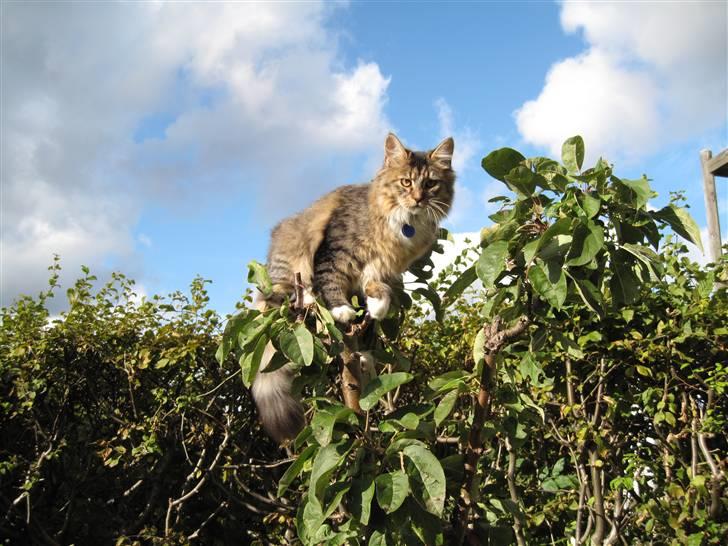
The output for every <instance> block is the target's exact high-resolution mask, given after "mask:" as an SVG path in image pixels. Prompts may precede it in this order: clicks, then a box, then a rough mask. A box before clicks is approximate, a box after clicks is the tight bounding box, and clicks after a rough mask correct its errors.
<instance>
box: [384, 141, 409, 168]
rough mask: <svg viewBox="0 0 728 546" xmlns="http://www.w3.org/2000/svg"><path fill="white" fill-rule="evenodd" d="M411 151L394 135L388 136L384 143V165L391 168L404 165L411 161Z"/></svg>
mask: <svg viewBox="0 0 728 546" xmlns="http://www.w3.org/2000/svg"><path fill="white" fill-rule="evenodd" d="M409 156H410V151H409V150H408V149H407V148H405V147H404V145H403V144H402V143H401V142H400V141H399V139H398V138H397V136H396V135H395V134H394V133H389V134H388V135H387V140H385V141H384V165H385V166H387V167H391V166H393V165H402V164H403V163H406V162H407V161H408V160H409Z"/></svg>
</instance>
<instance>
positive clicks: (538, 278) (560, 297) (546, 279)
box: [528, 262, 567, 309]
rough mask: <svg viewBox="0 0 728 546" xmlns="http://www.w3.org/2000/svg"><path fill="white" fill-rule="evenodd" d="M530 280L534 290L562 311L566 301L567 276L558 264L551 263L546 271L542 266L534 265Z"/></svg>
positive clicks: (530, 270) (530, 271) (529, 273)
mask: <svg viewBox="0 0 728 546" xmlns="http://www.w3.org/2000/svg"><path fill="white" fill-rule="evenodd" d="M528 280H529V281H530V282H531V286H533V288H534V290H536V292H538V294H539V295H540V296H541V297H542V298H543V299H545V300H546V301H547V302H548V303H549V304H550V305H551V306H553V307H555V308H556V309H561V306H562V305H563V304H564V301H566V292H567V286H566V275H565V274H564V271H563V269H561V268H560V267H559V266H558V264H555V263H553V262H549V263H548V264H547V268H546V269H544V268H543V267H542V266H541V265H540V264H538V263H535V264H533V265H532V266H531V267H530V268H529V270H528Z"/></svg>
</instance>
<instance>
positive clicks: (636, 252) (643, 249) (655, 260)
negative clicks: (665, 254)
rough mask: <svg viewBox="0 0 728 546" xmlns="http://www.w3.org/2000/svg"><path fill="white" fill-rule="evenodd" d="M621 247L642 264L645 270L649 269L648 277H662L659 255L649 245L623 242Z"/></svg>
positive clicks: (653, 278) (656, 278) (655, 278)
mask: <svg viewBox="0 0 728 546" xmlns="http://www.w3.org/2000/svg"><path fill="white" fill-rule="evenodd" d="M622 248H624V250H626V251H627V252H629V253H630V254H632V256H634V257H635V258H637V259H638V260H639V261H640V262H642V263H643V264H644V266H645V268H646V269H647V271H649V273H650V278H651V279H652V280H658V279H660V278H661V277H662V266H661V264H660V257H659V256H658V255H657V253H656V252H655V251H654V250H652V249H651V248H650V247H648V246H643V245H635V244H632V243H625V244H624V245H622Z"/></svg>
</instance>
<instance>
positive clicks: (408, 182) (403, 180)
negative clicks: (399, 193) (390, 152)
mask: <svg viewBox="0 0 728 546" xmlns="http://www.w3.org/2000/svg"><path fill="white" fill-rule="evenodd" d="M399 183H400V184H402V186H404V187H405V188H409V187H410V186H411V185H412V180H409V179H407V178H401V179H400V181H399Z"/></svg>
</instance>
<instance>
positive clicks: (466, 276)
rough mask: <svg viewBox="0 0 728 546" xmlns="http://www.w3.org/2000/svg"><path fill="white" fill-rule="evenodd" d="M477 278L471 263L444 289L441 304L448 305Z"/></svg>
mask: <svg viewBox="0 0 728 546" xmlns="http://www.w3.org/2000/svg"><path fill="white" fill-rule="evenodd" d="M477 278H478V274H477V273H476V272H475V266H474V265H471V266H470V267H468V268H467V269H466V270H465V271H463V272H462V273H461V274H460V276H459V277H458V278H457V279H456V280H455V281H454V282H453V283H452V284H451V285H450V287H449V288H448V289H447V290H446V291H445V294H444V295H443V297H442V301H443V304H444V305H445V306H448V305H450V304H451V303H453V302H454V301H455V300H456V299H457V298H458V297H459V296H460V294H462V293H463V292H464V291H465V289H466V288H468V287H469V286H470V285H471V284H473V283H474V282H475V279H477Z"/></svg>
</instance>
